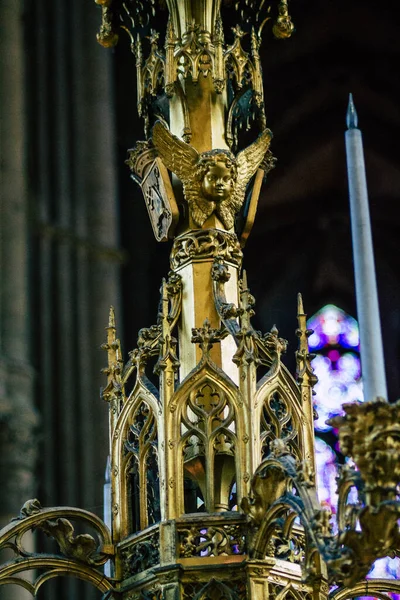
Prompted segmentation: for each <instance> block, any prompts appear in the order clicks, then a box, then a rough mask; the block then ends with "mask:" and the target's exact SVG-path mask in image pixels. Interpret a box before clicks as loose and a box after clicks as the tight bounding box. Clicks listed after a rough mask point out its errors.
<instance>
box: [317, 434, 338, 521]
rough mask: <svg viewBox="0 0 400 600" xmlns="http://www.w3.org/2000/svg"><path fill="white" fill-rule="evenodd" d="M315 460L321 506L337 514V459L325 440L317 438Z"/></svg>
mask: <svg viewBox="0 0 400 600" xmlns="http://www.w3.org/2000/svg"><path fill="white" fill-rule="evenodd" d="M315 460H316V466H317V482H318V498H319V501H320V502H321V504H322V505H323V506H325V507H327V508H330V510H331V511H332V513H336V506H337V500H338V497H337V494H336V488H337V483H336V477H337V459H336V454H335V452H334V451H333V450H332V448H331V447H330V446H329V445H328V444H327V443H326V442H324V441H323V440H321V439H320V438H318V437H316V438H315Z"/></svg>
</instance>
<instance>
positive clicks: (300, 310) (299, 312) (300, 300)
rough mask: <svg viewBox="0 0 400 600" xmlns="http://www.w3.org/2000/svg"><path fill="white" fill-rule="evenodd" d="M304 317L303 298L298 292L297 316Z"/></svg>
mask: <svg viewBox="0 0 400 600" xmlns="http://www.w3.org/2000/svg"><path fill="white" fill-rule="evenodd" d="M300 315H304V308H303V296H302V295H301V294H300V292H299V293H298V294H297V316H298V317H299V316H300Z"/></svg>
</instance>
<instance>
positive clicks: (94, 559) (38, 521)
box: [0, 499, 114, 597]
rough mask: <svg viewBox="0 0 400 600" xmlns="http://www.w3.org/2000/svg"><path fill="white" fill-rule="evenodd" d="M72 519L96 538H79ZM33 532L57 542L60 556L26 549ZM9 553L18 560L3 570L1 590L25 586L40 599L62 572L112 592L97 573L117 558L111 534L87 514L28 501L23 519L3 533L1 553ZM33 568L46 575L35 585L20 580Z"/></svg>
mask: <svg viewBox="0 0 400 600" xmlns="http://www.w3.org/2000/svg"><path fill="white" fill-rule="evenodd" d="M70 519H72V520H74V521H79V523H80V525H84V526H85V527H89V528H90V529H91V530H94V531H95V533H96V535H95V537H94V536H92V535H89V534H86V533H85V534H78V535H76V534H75V531H74V527H73V525H72V523H71V521H70ZM29 531H30V532H33V531H35V532H44V533H45V534H46V535H47V536H49V537H51V538H52V539H53V540H55V541H56V542H57V544H58V547H59V552H58V553H57V552H54V553H53V554H52V555H50V556H49V554H43V553H40V552H36V553H35V554H32V549H31V548H30V547H29V548H26V547H25V545H24V541H25V534H26V533H27V532H29ZM5 549H8V550H11V551H13V552H14V557H13V558H11V559H9V560H8V561H7V563H6V564H3V565H2V568H1V569H0V586H1V585H3V584H10V583H13V584H16V585H22V586H23V587H24V588H25V589H27V590H28V591H29V592H30V593H31V594H32V596H35V597H36V595H37V592H38V590H39V588H40V585H41V583H43V581H46V580H48V579H51V578H52V577H54V576H55V575H57V573H59V572H63V573H64V572H68V574H69V575H71V576H73V577H79V578H80V579H83V580H85V581H88V582H91V583H92V584H93V585H95V586H96V587H97V588H98V589H99V590H101V591H102V592H103V593H105V592H107V591H108V590H110V589H111V588H112V584H111V583H110V581H109V580H108V579H107V577H106V576H104V575H103V574H100V573H99V571H98V570H97V569H98V567H100V566H101V565H104V563H105V562H106V561H107V560H109V559H110V558H111V557H112V555H113V554H114V547H113V545H112V540H111V533H110V531H109V529H108V528H107V526H106V525H105V524H104V522H103V521H101V519H99V518H98V517H97V516H96V515H94V514H92V513H89V512H87V511H85V510H82V509H78V508H71V507H55V508H42V507H41V505H40V502H39V501H38V500H36V499H33V500H28V501H27V502H25V504H24V505H23V507H22V509H21V512H20V515H19V517H18V518H16V519H13V521H12V522H11V523H10V524H9V525H6V526H5V527H4V528H3V529H2V530H1V531H0V551H3V550H5ZM33 568H34V569H39V570H41V571H42V572H41V573H40V574H39V575H37V576H35V577H33V578H32V580H31V582H28V581H27V580H26V579H21V578H20V577H19V574H20V573H21V572H22V571H24V570H25V571H28V570H32V569H33ZM43 571H44V572H43Z"/></svg>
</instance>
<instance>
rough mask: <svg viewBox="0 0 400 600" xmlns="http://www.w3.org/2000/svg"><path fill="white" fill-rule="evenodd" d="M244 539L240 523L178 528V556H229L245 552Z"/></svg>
mask: <svg viewBox="0 0 400 600" xmlns="http://www.w3.org/2000/svg"><path fill="white" fill-rule="evenodd" d="M245 553H246V540H245V535H244V529H243V526H242V525H223V526H220V527H218V526H215V527H214V526H213V527H204V526H198V525H197V526H195V525H193V526H192V527H190V529H182V530H179V556H181V557H182V558H189V557H191V556H201V557H205V556H229V555H231V554H245Z"/></svg>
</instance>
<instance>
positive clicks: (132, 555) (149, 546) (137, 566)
mask: <svg viewBox="0 0 400 600" xmlns="http://www.w3.org/2000/svg"><path fill="white" fill-rule="evenodd" d="M159 544H160V539H159V533H158V532H157V533H153V534H152V535H151V536H150V537H148V538H147V539H141V540H139V541H137V542H134V543H133V544H132V546H129V547H128V548H124V549H123V550H122V551H121V559H122V571H123V576H124V577H125V578H126V577H131V576H132V575H136V573H141V572H142V571H145V570H146V569H149V568H150V567H154V566H155V565H158V564H159V562H160V550H159Z"/></svg>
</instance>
